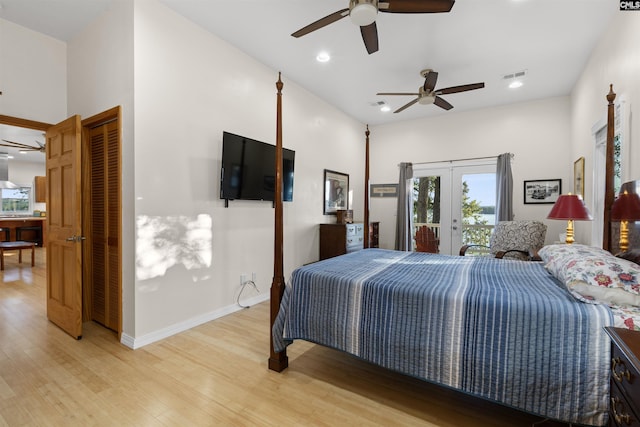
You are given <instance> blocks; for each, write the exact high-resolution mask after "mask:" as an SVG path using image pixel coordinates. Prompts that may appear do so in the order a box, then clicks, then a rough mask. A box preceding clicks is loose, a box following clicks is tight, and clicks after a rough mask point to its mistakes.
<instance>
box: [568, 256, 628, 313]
mask: <svg viewBox="0 0 640 427" xmlns="http://www.w3.org/2000/svg"><path fill="white" fill-rule="evenodd" d="M557 278H558V279H559V280H561V281H562V282H563V283H565V284H566V286H567V288H568V289H569V290H570V291H571V293H572V294H574V296H576V297H577V298H578V299H580V300H581V301H584V300H587V302H595V303H604V304H608V305H622V306H628V305H633V306H640V283H639V282H638V280H639V279H640V266H638V265H636V264H634V263H632V262H630V261H627V260H624V259H619V258H616V257H614V256H612V255H609V256H593V255H592V256H585V257H583V258H579V259H572V260H569V261H568V262H566V263H565V264H564V265H563V266H562V267H561V268H559V277H557Z"/></svg>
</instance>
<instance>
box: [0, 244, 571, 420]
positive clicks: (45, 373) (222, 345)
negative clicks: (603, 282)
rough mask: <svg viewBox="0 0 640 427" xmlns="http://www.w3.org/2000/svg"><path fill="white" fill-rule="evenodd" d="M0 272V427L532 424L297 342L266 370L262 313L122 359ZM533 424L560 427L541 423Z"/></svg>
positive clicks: (31, 271)
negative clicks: (54, 317) (74, 334)
mask: <svg viewBox="0 0 640 427" xmlns="http://www.w3.org/2000/svg"><path fill="white" fill-rule="evenodd" d="M5 257H6V258H5V259H6V269H5V271H4V272H2V273H0V274H1V278H2V280H0V425H2V426H213V425H215V426H305V425H319V426H323V425H325V426H352V425H357V426H438V427H448V426H478V427H489V426H491V427H500V426H531V425H532V424H533V423H536V422H539V421H541V419H540V418H538V417H534V416H531V415H527V414H523V413H521V412H518V411H514V410H511V409H508V408H505V407H502V406H499V405H494V404H491V403H488V402H485V401H482V400H477V399H473V398H469V397H466V396H463V395H461V394H458V393H456V392H453V391H451V390H447V389H443V388H440V387H436V386H433V385H430V384H427V383H424V382H421V381H418V380H415V379H413V378H408V377H405V376H402V375H399V374H396V373H393V372H389V371H387V370H384V369H381V368H378V367H376V366H372V365H370V364H368V363H365V362H363V361H360V360H357V359H355V358H353V357H351V356H349V355H346V354H344V353H341V352H338V351H334V350H331V349H327V348H323V347H320V346H316V345H312V344H309V343H306V342H295V343H294V344H293V345H292V346H290V347H289V350H288V353H289V365H290V366H289V368H288V369H287V370H286V371H285V372H283V373H275V372H271V371H269V370H268V369H267V359H268V355H269V335H268V334H269V326H268V322H269V308H268V304H266V303H263V304H259V305H257V306H254V307H251V308H249V309H245V310H241V311H239V312H237V313H234V314H232V315H229V316H227V317H224V318H222V319H218V320H215V321H213V322H209V323H207V324H204V325H201V326H199V327H196V328H193V329H191V330H189V331H187V332H184V333H181V334H178V335H175V336H173V337H170V338H168V339H165V340H163V341H161V342H157V343H154V344H151V345H148V346H145V347H143V348H141V349H138V350H130V349H128V348H126V347H124V346H123V345H121V344H120V343H118V341H117V338H116V336H115V334H113V333H112V332H110V331H108V330H106V329H105V328H103V327H101V326H100V325H97V324H95V323H91V322H88V323H86V324H85V325H84V333H83V338H82V339H81V340H79V341H76V340H74V339H73V338H71V337H69V336H68V335H66V334H65V333H64V332H62V331H61V330H60V329H58V328H57V327H56V326H54V325H53V324H51V323H49V322H48V321H47V318H46V313H45V311H46V304H45V267H44V249H37V258H36V267H35V268H31V267H30V266H29V263H24V264H22V265H19V264H18V263H17V253H16V254H15V256H13V257H12V256H10V255H9V254H7V255H5ZM536 425H539V426H547V427H550V426H560V425H562V424H559V423H551V422H545V423H541V424H536Z"/></svg>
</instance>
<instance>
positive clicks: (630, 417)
mask: <svg viewBox="0 0 640 427" xmlns="http://www.w3.org/2000/svg"><path fill="white" fill-rule="evenodd" d="M610 393H611V396H610V400H609V404H610V405H611V406H610V407H609V416H610V417H611V420H610V423H609V425H612V426H620V427H640V421H638V419H637V418H636V416H635V414H634V412H633V411H632V410H631V408H630V406H629V401H628V399H627V398H626V397H625V396H624V395H623V393H622V392H621V391H620V388H619V387H618V384H616V383H615V382H614V380H613V378H612V379H611V390H610Z"/></svg>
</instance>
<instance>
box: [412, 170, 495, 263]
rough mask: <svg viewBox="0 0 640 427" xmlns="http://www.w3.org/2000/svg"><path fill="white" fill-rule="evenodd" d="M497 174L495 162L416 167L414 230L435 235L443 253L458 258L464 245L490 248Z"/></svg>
mask: <svg viewBox="0 0 640 427" xmlns="http://www.w3.org/2000/svg"><path fill="white" fill-rule="evenodd" d="M495 174H496V160H495V159H483V160H481V161H460V162H446V163H426V164H414V167H413V175H414V204H413V206H414V212H413V222H414V226H415V227H418V226H421V225H427V226H428V227H429V228H431V229H432V230H433V231H434V233H435V235H436V238H437V239H438V240H439V253H441V254H448V255H457V254H458V251H459V250H460V248H461V247H462V245H466V244H475V245H484V246H488V245H489V238H490V236H491V233H492V232H493V228H494V226H495V204H496V193H495V191H496V184H495ZM414 234H415V232H414Z"/></svg>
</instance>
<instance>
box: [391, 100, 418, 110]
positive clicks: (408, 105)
mask: <svg viewBox="0 0 640 427" xmlns="http://www.w3.org/2000/svg"><path fill="white" fill-rule="evenodd" d="M419 99H420V98H419V97H418V98H416V99H414V100H413V101H411V102H408V103H406V104H404V105H403V106H402V107H400V108H398V109H397V110H396V111H394V113H399V112H400V111H403V110H406V109H407V108H409V107H411V106H412V105H413V104H415V103H416V102H418V100H419Z"/></svg>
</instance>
